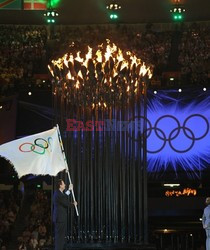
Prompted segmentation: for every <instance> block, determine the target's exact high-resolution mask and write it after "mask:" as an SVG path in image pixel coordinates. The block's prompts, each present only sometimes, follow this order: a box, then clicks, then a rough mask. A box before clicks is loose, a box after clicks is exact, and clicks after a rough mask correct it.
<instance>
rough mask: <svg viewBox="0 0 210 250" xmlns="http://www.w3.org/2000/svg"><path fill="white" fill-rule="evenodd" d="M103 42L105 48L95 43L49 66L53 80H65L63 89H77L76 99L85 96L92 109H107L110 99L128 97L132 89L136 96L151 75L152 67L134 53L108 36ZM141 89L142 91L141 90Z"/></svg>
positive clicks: (54, 61)
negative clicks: (121, 46) (124, 50)
mask: <svg viewBox="0 0 210 250" xmlns="http://www.w3.org/2000/svg"><path fill="white" fill-rule="evenodd" d="M106 42H107V44H106V47H105V46H104V44H101V45H98V47H97V49H93V48H91V47H89V46H88V51H87V53H86V55H84V56H81V54H82V53H81V51H77V52H76V55H75V56H74V53H67V54H65V55H64V56H63V57H61V58H58V59H57V60H52V64H51V65H50V66H48V68H49V71H50V73H51V74H52V76H53V77H54V78H55V79H57V80H58V79H59V82H61V84H62V81H64V82H67V90H66V91H69V92H72V91H73V93H74V91H79V92H78V93H77V98H79V97H81V99H82V98H83V99H84V98H86V99H87V100H86V101H87V103H88V104H89V105H91V107H92V108H95V107H99V106H101V107H104V108H106V107H108V106H109V105H108V104H109V103H110V102H112V100H114V101H115V102H116V101H117V100H118V101H119V100H121V98H122V97H123V98H130V96H131V93H132V92H133V93H134V94H135V95H137V94H138V93H139V91H138V89H141V88H142V89H143V88H144V84H145V83H146V81H147V79H150V78H151V77H152V70H151V68H150V67H148V66H146V64H145V63H144V62H142V61H141V59H140V58H137V56H136V55H135V54H134V53H132V52H131V51H126V52H124V53H123V51H122V50H121V49H120V48H118V47H117V46H116V45H115V44H114V43H110V41H109V40H108V39H107V41H106ZM71 47H73V46H70V48H71ZM143 82H144V84H143ZM65 89H66V88H65ZM140 92H142V93H144V92H143V90H141V91H140ZM97 96H98V97H99V96H100V98H96V97H97ZM111 99H112V100H111ZM83 101H84V100H83ZM102 103H103V105H102Z"/></svg>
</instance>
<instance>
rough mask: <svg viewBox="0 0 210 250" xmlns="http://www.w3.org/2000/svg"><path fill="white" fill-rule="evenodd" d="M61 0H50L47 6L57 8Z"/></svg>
mask: <svg viewBox="0 0 210 250" xmlns="http://www.w3.org/2000/svg"><path fill="white" fill-rule="evenodd" d="M60 2H61V0H48V3H47V7H48V8H57V7H58V6H59V4H60Z"/></svg>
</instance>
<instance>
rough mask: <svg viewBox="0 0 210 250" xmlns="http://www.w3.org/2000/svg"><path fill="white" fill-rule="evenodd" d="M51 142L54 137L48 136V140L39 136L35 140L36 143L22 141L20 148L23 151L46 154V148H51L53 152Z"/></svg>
mask: <svg viewBox="0 0 210 250" xmlns="http://www.w3.org/2000/svg"><path fill="white" fill-rule="evenodd" d="M51 142H52V137H48V139H47V140H45V139H43V138H37V139H35V140H34V144H33V143H30V142H25V143H22V144H21V145H20V146H19V150H20V151H21V152H23V153H29V152H34V153H36V154H40V155H43V154H45V151H46V149H49V151H50V152H52V147H51ZM36 148H37V149H36ZM38 149H39V150H38ZM40 149H41V150H40Z"/></svg>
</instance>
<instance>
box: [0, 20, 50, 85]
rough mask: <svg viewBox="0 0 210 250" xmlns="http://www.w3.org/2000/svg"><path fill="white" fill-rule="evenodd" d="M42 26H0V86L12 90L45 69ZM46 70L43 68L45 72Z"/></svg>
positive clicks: (43, 31)
mask: <svg viewBox="0 0 210 250" xmlns="http://www.w3.org/2000/svg"><path fill="white" fill-rule="evenodd" d="M46 41H47V31H46V28H45V27H44V26H36V27H32V26H18V25H0V86H2V88H3V89H4V88H6V89H7V88H14V87H16V86H14V85H15V84H18V82H22V81H28V82H30V81H31V79H32V78H33V75H34V74H35V73H37V72H43V68H45V67H46V64H47V60H46ZM45 71H46V69H45Z"/></svg>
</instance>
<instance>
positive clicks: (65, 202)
mask: <svg viewBox="0 0 210 250" xmlns="http://www.w3.org/2000/svg"><path fill="white" fill-rule="evenodd" d="M53 206H54V208H53V222H54V223H56V222H65V221H66V220H67V211H68V207H69V206H70V201H69V199H68V195H66V194H65V193H62V192H61V191H60V190H56V191H55V192H54V195H53Z"/></svg>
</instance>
